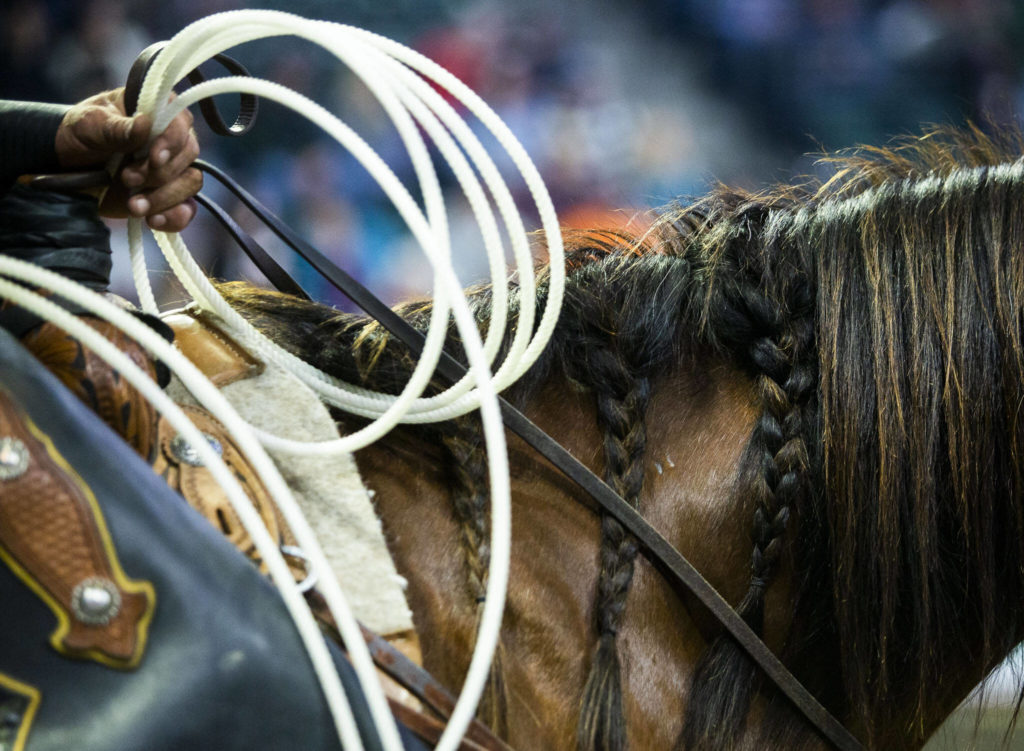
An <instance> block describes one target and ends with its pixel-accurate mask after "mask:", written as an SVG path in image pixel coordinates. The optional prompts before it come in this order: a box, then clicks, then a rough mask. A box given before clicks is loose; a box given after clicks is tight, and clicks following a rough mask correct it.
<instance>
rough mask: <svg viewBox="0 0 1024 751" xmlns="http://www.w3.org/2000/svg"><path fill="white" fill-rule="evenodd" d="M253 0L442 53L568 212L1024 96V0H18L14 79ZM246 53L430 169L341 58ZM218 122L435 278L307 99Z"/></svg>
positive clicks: (321, 224) (391, 274)
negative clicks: (243, 128) (294, 106)
mask: <svg viewBox="0 0 1024 751" xmlns="http://www.w3.org/2000/svg"><path fill="white" fill-rule="evenodd" d="M240 7H270V8H278V9H285V10H289V11H292V12H295V13H299V14H301V15H306V16H310V17H317V18H322V19H327V20H334V21H340V22H343V23H351V24H354V25H357V26H362V27H364V28H368V29H370V30H373V31H376V32H379V33H382V34H385V35H387V36H391V37H393V38H395V39H397V40H399V41H401V42H404V43H406V44H409V45H411V46H413V47H415V48H416V49H418V50H420V51H422V52H424V53H426V54H427V55H429V56H431V57H433V58H434V59H436V60H437V61H438V62H440V63H441V64H443V65H445V66H446V67H448V68H449V69H451V70H452V71H453V72H454V73H455V74H456V75H458V76H460V77H461V78H462V79H463V80H464V81H466V82H467V83H468V84H469V85H470V86H471V87H473V88H474V89H476V90H477V91H478V92H479V93H480V94H481V95H482V96H483V97H484V99H486V100H487V101H488V102H489V103H490V104H491V105H492V106H493V107H494V108H495V109H496V110H497V111H498V113H499V114H500V115H501V116H502V117H503V118H504V119H505V120H506V122H508V124H509V125H510V126H511V127H512V130H513V131H514V132H515V133H516V134H517V135H518V136H519V138H520V139H521V140H522V141H523V143H524V145H525V146H526V148H527V150H528V151H529V153H530V154H531V155H532V156H533V158H534V159H535V160H536V161H537V164H538V167H539V168H540V171H541V174H542V175H543V176H544V177H545V179H546V180H547V182H548V185H549V187H550V189H551V191H552V194H553V196H554V199H555V203H556V207H557V208H558V210H559V213H560V218H561V220H562V223H563V224H565V225H569V226H593V225H617V224H622V223H624V222H627V221H629V220H630V218H631V217H632V216H633V215H634V214H635V213H636V210H637V209H643V208H648V207H654V206H658V205H660V204H663V203H665V202H667V201H669V200H671V199H673V198H676V197H678V196H684V197H685V196H687V195H693V194H698V193H700V192H702V191H703V190H704V189H705V187H706V186H707V185H708V183H709V181H711V180H714V179H720V180H722V181H725V182H728V183H732V184H737V185H742V186H746V187H756V186H759V185H764V184H766V183H770V182H773V181H776V180H779V179H786V178H788V177H791V176H793V175H794V174H800V173H806V172H808V171H810V170H813V169H815V167H814V164H813V158H812V157H810V156H808V154H809V153H810V152H815V151H820V150H821V149H823V148H824V149H835V148H839V147H845V146H851V145H854V144H856V143H879V142H882V141H884V140H885V139H886V138H887V137H889V136H891V135H894V134H898V133H905V132H908V131H914V130H916V129H918V128H919V126H920V125H921V124H922V123H930V122H952V123H963V122H964V121H965V120H966V119H968V118H972V119H979V118H981V117H982V116H983V114H985V115H987V116H989V117H991V118H993V119H994V120H995V121H997V122H1000V121H1007V120H1012V119H1014V118H1015V117H1016V116H1017V114H1018V112H1019V111H1020V109H1021V108H1022V106H1024V90H1022V85H1021V84H1022V62H1024V55H1022V54H1021V52H1020V51H1019V50H1021V49H1022V46H1021V44H1020V40H1021V38H1022V36H1024V4H1020V3H1012V2H1010V0H892V1H883V0H871V1H868V0H598V1H596V2H582V1H581V0H577V1H573V0H556V1H551V0H547V1H544V2H542V1H541V0H533V1H529V0H528V1H527V2H504V3H499V2H490V1H487V0H484V1H481V0H347V1H346V2H336V1H331V2H325V1H323V0H321V1H320V2H316V1H315V0H298V1H297V2H285V1H284V0H278V2H266V3H258V2H256V3H243V2H240V1H238V0H166V1H165V2H161V3H153V2H143V1H142V0H5V2H4V3H3V11H2V18H0V36H2V43H0V97H3V98H14V99H17V98H24V99H35V100H42V101H59V102H72V101H77V100H79V99H81V98H83V97H85V96H87V95H89V94H92V93H94V92H96V91H99V90H102V89H106V88H111V87H113V86H116V85H120V84H121V83H123V81H124V79H125V76H126V74H127V70H128V68H129V66H130V64H131V62H132V60H133V59H134V57H135V55H136V54H137V53H138V52H139V51H140V50H141V49H142V48H143V47H145V46H146V45H147V44H149V43H150V42H152V41H155V40H160V39H167V38H169V37H171V36H172V35H173V34H175V33H176V32H177V31H179V30H180V29H181V28H183V27H184V26H185V25H187V24H188V23H189V22H191V21H193V20H195V19H197V18H200V17H202V16H205V15H208V14H210V13H214V12H217V11H223V10H230V9H234V8H240ZM235 54H236V56H237V57H238V58H239V59H241V60H242V61H243V62H244V63H245V64H246V65H248V66H249V67H250V68H251V69H252V70H253V72H254V73H256V74H257V75H260V76H263V77H267V78H270V79H272V80H276V81H279V82H281V83H284V84H287V85H289V86H291V87H293V88H295V89H297V90H300V91H303V92H305V93H307V94H310V95H312V96H313V98H314V99H316V100H317V101H319V102H320V103H322V104H324V105H325V106H327V107H328V108H329V109H332V110H333V111H335V112H336V113H338V114H339V115H340V116H341V117H342V119H344V120H346V121H347V122H349V123H350V124H352V125H353V126H354V127H356V128H357V130H358V131H359V132H360V133H361V134H362V135H363V136H364V137H365V138H366V139H367V140H368V141H369V142H370V143H371V144H372V145H373V146H375V147H376V148H377V149H378V150H379V151H380V152H381V154H382V155H383V156H384V157H385V159H386V160H387V161H388V162H389V163H391V164H392V165H393V166H394V168H395V169H396V171H397V172H398V173H399V175H400V176H401V177H402V178H403V179H405V180H406V181H407V184H408V185H411V184H412V183H411V181H410V180H409V178H410V171H409V167H408V163H407V162H406V161H405V159H404V154H403V152H402V149H401V145H400V144H399V143H398V142H397V138H396V135H395V132H394V130H393V129H392V128H391V126H390V124H389V122H388V121H387V120H386V119H385V118H384V115H383V113H382V111H380V110H378V109H377V108H376V104H375V102H373V101H372V99H371V97H370V96H369V95H368V93H367V92H366V90H365V89H363V88H362V87H361V85H360V84H358V83H356V82H355V81H354V80H353V78H352V77H351V76H350V75H349V74H347V72H346V71H344V70H341V69H340V68H339V65H338V64H337V63H336V61H335V59H334V58H332V57H331V56H329V55H328V54H326V53H324V52H323V51H322V50H319V49H317V48H315V47H312V46H311V45H309V44H308V43H305V42H300V41H298V40H294V39H282V40H269V41H262V42H257V43H252V44H249V45H245V46H243V47H241V48H238V49H237V50H236V52H235ZM209 72H210V73H215V72H216V71H214V70H211V71H209ZM225 106H226V107H228V108H230V107H231V106H232V103H230V102H228V103H225ZM200 135H201V139H202V145H203V150H204V156H205V157H206V158H208V159H209V160H210V161H213V162H214V163H215V164H218V165H220V166H223V167H226V168H227V169H228V170H229V171H230V172H231V173H232V174H233V175H234V176H235V177H236V178H238V179H239V180H240V181H241V182H242V183H243V184H245V185H248V186H250V188H251V189H253V190H254V191H255V192H256V193H257V194H258V195H259V196H260V197H261V198H262V199H263V200H264V201H266V202H267V203H269V204H270V205H271V207H272V208H274V209H275V210H276V211H277V212H278V213H279V214H280V215H282V216H284V217H285V218H286V219H287V220H289V221H290V222H292V223H293V224H294V225H296V226H297V227H298V228H300V229H301V230H302V231H303V232H304V233H305V234H306V235H307V236H308V237H309V238H310V239H312V240H313V242H314V243H315V244H317V245H318V246H319V247H321V248H322V249H323V250H324V251H326V252H327V253H329V254H330V255H332V256H333V257H334V258H335V259H336V260H338V261H340V262H341V263H342V264H343V265H344V266H345V267H346V268H347V269H348V270H350V271H351V272H353V273H354V274H355V275H356V276H358V277H360V278H361V279H363V280H364V281H366V282H367V283H368V284H369V285H370V286H371V287H372V288H373V289H374V290H376V291H377V292H378V293H380V294H381V295H383V296H385V297H386V298H388V299H392V300H393V299H397V298H400V297H402V296H406V295H409V294H423V293H426V292H427V291H428V290H429V273H428V269H427V266H426V263H425V262H424V261H422V260H421V259H420V257H419V252H418V250H417V249H416V248H415V247H413V246H412V245H411V243H410V242H409V239H408V237H407V234H406V232H405V231H404V227H403V226H402V225H401V224H400V222H399V220H398V218H397V217H396V215H395V214H394V212H393V211H392V209H391V208H390V205H389V204H388V203H387V201H386V199H385V198H384V196H383V194H382V193H381V192H380V190H379V189H378V188H377V187H376V185H375V184H374V183H373V182H372V181H371V180H370V179H369V178H368V177H367V176H366V175H365V173H364V172H363V171H362V169H361V168H360V167H359V165H358V164H356V163H355V162H354V160H353V159H351V158H350V157H349V156H348V155H347V154H345V153H343V152H342V150H341V149H340V148H339V147H337V146H336V145H334V144H333V142H330V141H329V140H328V139H327V138H326V137H325V136H324V135H322V134H321V133H318V132H317V131H316V130H315V129H314V128H312V127H309V126H308V125H307V124H306V123H305V122H304V121H303V120H302V119H301V118H299V117H297V116H294V115H292V114H290V113H287V112H285V111H283V110H281V109H280V108H275V106H274V105H269V106H266V107H264V112H263V114H262V117H261V119H260V122H259V123H258V125H257V127H256V129H255V131H254V132H253V133H252V134H250V135H248V136H246V137H244V138H241V139H237V140H232V139H224V138H219V137H216V136H213V135H212V134H210V133H208V132H205V131H204V130H203V129H202V128H200ZM513 187H514V189H515V190H516V192H517V194H518V195H521V194H523V193H524V192H525V191H524V190H523V189H522V186H521V185H519V184H518V183H517V184H514V186H513ZM210 192H211V193H212V194H213V195H214V197H215V198H220V199H222V200H223V201H225V202H227V203H228V204H229V205H230V201H228V200H227V198H226V197H224V195H223V194H222V193H221V192H219V191H217V190H216V189H214V188H212V187H211V188H210ZM450 203H451V206H452V209H451V211H452V224H453V231H454V237H455V239H456V244H457V246H458V247H459V248H460V249H461V251H462V252H461V256H460V261H459V272H460V275H461V276H462V277H463V280H464V281H466V282H470V281H473V280H474V279H476V278H478V277H480V276H482V275H483V273H484V266H483V263H482V261H481V260H480V258H479V254H478V253H477V252H476V251H477V249H478V248H479V245H480V243H479V239H478V237H477V235H476V234H475V232H476V230H475V224H474V223H473V222H472V218H471V217H470V216H469V214H468V210H467V208H466V206H465V203H464V202H463V201H461V200H460V198H459V197H458V196H457V195H456V193H455V192H454V191H453V192H452V197H451V202H450ZM247 226H251V224H249V225H247ZM254 229H255V228H254ZM121 235H122V233H119V232H116V233H115V242H116V244H117V245H118V248H117V250H118V252H121V250H122V248H121V247H120V245H121V244H122V243H123V240H121ZM186 238H187V240H188V242H189V245H190V247H191V248H192V249H193V252H194V253H196V255H197V256H198V257H199V258H200V260H201V262H202V263H203V264H204V266H205V267H206V268H208V269H209V270H210V271H211V272H212V273H214V274H216V275H218V276H224V277H235V276H238V275H240V274H241V275H250V274H253V273H255V272H253V271H252V269H250V268H249V267H248V266H247V265H246V264H245V263H244V262H242V261H241V260H239V258H238V257H237V255H236V254H235V253H234V252H231V251H230V249H229V247H230V246H229V244H228V243H227V242H226V240H225V239H224V238H223V236H221V235H220V234H219V233H218V231H217V230H216V228H214V227H213V226H211V224H210V222H209V221H207V220H205V219H202V218H201V219H200V220H198V221H197V222H196V223H195V224H194V226H193V227H192V228H190V230H189V231H188V233H187V235H186ZM154 265H157V264H156V262H155V261H154ZM124 267H125V264H123V263H119V264H118V265H117V269H118V277H117V279H116V284H117V287H118V289H119V290H121V291H124V288H125V287H126V285H127V280H126V278H125V277H124V273H125V272H124ZM296 273H297V274H298V276H299V277H300V278H301V281H303V283H305V284H307V285H309V286H310V287H312V288H313V289H314V290H315V291H316V292H317V294H318V295H319V296H320V297H321V298H322V299H325V300H327V301H330V302H334V303H336V304H342V301H341V300H339V299H338V298H337V297H336V296H335V295H334V294H333V293H332V292H331V291H330V290H328V289H326V288H325V287H324V286H323V285H322V284H321V283H320V282H318V280H316V278H315V277H314V276H313V275H312V274H310V273H309V272H308V271H307V270H305V269H303V268H301V267H298V266H296ZM167 294H172V295H173V293H167Z"/></svg>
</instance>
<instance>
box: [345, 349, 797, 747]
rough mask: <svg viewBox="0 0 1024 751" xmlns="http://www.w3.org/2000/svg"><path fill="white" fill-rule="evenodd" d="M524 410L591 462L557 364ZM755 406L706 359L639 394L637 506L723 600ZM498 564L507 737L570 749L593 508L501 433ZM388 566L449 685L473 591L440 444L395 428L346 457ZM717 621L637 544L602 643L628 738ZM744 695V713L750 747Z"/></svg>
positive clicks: (663, 735)
mask: <svg viewBox="0 0 1024 751" xmlns="http://www.w3.org/2000/svg"><path fill="white" fill-rule="evenodd" d="M524 409H525V411H526V412H527V414H528V416H530V417H531V418H532V419H534V420H535V421H536V422H537V423H538V424H539V426H540V427H541V428H542V429H544V430H546V431H547V432H548V433H549V434H551V435H552V437H553V438H555V440H557V441H559V442H560V443H562V444H563V445H564V446H566V447H567V448H568V449H569V450H570V451H571V452H572V453H573V455H575V456H576V457H578V458H579V459H581V460H582V461H583V462H584V463H585V464H587V465H588V466H590V467H591V468H592V469H593V470H594V471H595V472H597V473H598V474H602V472H603V471H604V458H603V456H604V451H603V441H604V436H603V435H602V431H601V430H599V429H598V427H597V420H596V419H595V409H594V403H593V396H592V395H591V394H589V393H587V392H582V393H581V392H579V391H574V390H572V389H571V388H570V387H569V386H568V384H567V383H565V382H564V381H563V380H562V379H554V380H552V381H551V382H549V383H547V384H546V385H544V386H543V387H542V388H539V389H538V390H536V392H535V397H534V398H532V399H531V400H529V402H528V403H527V404H525V405H524ZM754 419H755V408H754V405H753V394H752V391H751V384H750V382H749V380H748V379H747V378H746V377H745V376H742V375H741V374H739V373H738V372H736V371H735V370H732V369H730V368H728V367H727V366H725V365H723V364H720V363H713V364H709V363H707V362H704V363H701V365H700V368H694V369H692V370H681V371H680V372H677V373H674V374H672V375H671V376H667V377H664V378H661V379H659V381H658V382H657V384H655V389H654V392H653V395H652V398H651V401H650V404H649V407H648V409H647V420H646V425H647V433H648V439H647V446H646V450H645V457H644V460H643V461H644V486H643V492H642V494H641V498H640V502H639V508H640V511H641V512H642V513H643V514H644V516H645V517H646V518H647V519H648V520H649V521H650V522H651V523H652V524H653V525H654V526H655V527H656V528H658V529H659V530H660V531H661V532H662V533H663V534H665V535H666V536H667V537H668V539H669V541H670V542H672V544H673V545H675V546H676V547H677V548H678V549H679V550H680V551H681V552H682V553H683V554H684V555H685V556H687V557H688V558H689V559H690V560H691V562H692V563H693V564H694V565H695V566H696V567H697V568H698V570H700V571H701V572H702V573H703V574H704V575H705V576H706V577H707V578H708V580H709V581H710V582H711V583H712V584H713V585H714V586H715V587H716V588H718V589H719V591H721V592H722V593H723V594H724V595H725V596H726V598H727V599H729V600H730V601H732V602H736V601H738V600H739V599H740V598H741V597H742V595H743V592H744V591H745V589H746V586H747V579H748V576H749V566H750V554H751V551H750V519H751V515H752V513H753V510H752V509H747V508H745V507H744V505H743V503H742V502H738V500H737V495H738V483H739V465H740V462H741V457H742V454H743V450H744V447H745V445H746V443H747V441H748V439H749V435H750V431H751V426H752V425H753V422H754ZM509 449H510V463H511V468H512V475H513V486H512V501H513V550H512V574H511V583H510V592H509V598H508V605H507V611H506V616H505V628H504V632H503V649H504V652H505V659H504V679H505V684H506V686H507V695H508V707H507V716H508V737H509V740H510V742H511V743H512V745H513V746H514V747H515V746H518V747H522V748H538V747H545V748H573V747H575V745H576V742H575V735H576V728H577V723H578V720H579V707H580V697H581V695H582V693H583V686H584V684H585V682H586V679H587V673H588V671H589V666H590V662H591V659H592V654H593V651H594V644H595V642H596V639H597V635H596V633H595V626H594V623H595V617H596V615H595V591H596V588H597V580H598V572H599V569H600V565H601V545H600V539H601V534H600V521H599V516H598V514H597V513H595V510H594V508H593V504H592V502H590V501H589V500H588V499H587V498H586V497H585V496H584V494H583V493H582V491H580V490H579V489H578V488H577V487H576V486H575V485H573V484H572V483H571V482H570V481H568V480H567V479H565V478H564V477H563V476H561V475H560V474H559V473H558V472H557V471H556V470H554V469H553V468H552V467H550V466H549V465H548V464H547V463H546V462H544V461H543V460H542V459H540V458H539V457H538V456H537V455H536V453H534V452H533V451H532V450H531V449H529V448H528V447H526V446H525V445H524V444H522V443H521V442H520V441H518V439H515V438H511V439H510V443H509ZM357 458H358V461H359V466H360V469H361V471H362V473H363V477H364V480H365V482H366V483H367V485H368V486H369V487H370V488H372V489H374V490H376V491H377V493H376V497H375V499H376V502H377V504H378V507H379V509H380V513H381V517H382V519H383V521H384V524H385V527H386V530H387V532H388V538H389V540H391V542H392V550H393V553H394V555H395V557H396V563H397V565H398V567H399V570H400V571H401V573H402V574H403V575H404V576H406V577H407V578H408V579H409V581H410V588H409V599H410V605H411V607H412V608H413V611H414V613H415V616H416V623H417V628H418V630H419V632H420V636H421V640H422V642H423V645H424V660H425V664H426V665H427V667H428V668H429V669H431V670H432V671H435V672H436V673H437V674H438V677H439V678H440V679H441V680H443V681H445V682H447V683H448V684H449V685H450V686H452V687H453V688H457V687H458V686H459V685H461V680H462V677H463V675H464V672H465V669H466V667H467V665H468V657H469V654H470V652H471V646H472V644H473V633H474V613H475V608H476V603H475V602H474V599H473V596H472V592H471V590H470V588H469V587H468V586H467V584H466V574H467V571H466V564H465V561H464V555H463V550H462V548H463V536H464V533H463V530H461V529H460V525H459V523H458V521H457V520H456V519H455V518H454V516H453V514H452V511H451V507H450V499H449V497H448V489H447V487H446V486H447V484H448V483H449V482H450V475H449V470H446V469H445V468H444V467H443V466H442V464H443V462H442V456H441V453H440V452H438V451H437V450H436V449H434V448H430V447H429V445H427V444H425V443H424V442H423V441H422V440H421V439H420V438H417V437H414V436H411V435H409V434H396V435H394V436H392V437H391V438H390V439H389V440H388V441H386V442H385V443H384V444H382V445H378V446H376V447H373V448H371V449H367V450H364V451H363V452H360V454H359V456H358V457H357ZM788 580H789V577H788V571H785V570H784V571H782V572H780V576H779V577H778V579H777V580H776V583H775V584H773V587H772V591H771V593H770V595H769V601H768V611H767V612H768V618H767V628H766V635H767V639H768V642H769V644H770V646H772V647H773V649H776V650H779V649H781V647H782V645H783V643H784V641H785V636H786V633H787V631H788V627H789V616H790V613H791V610H792V605H791V598H790V593H789V588H788ZM717 633H718V628H717V626H716V625H715V624H714V623H712V622H711V621H710V620H709V619H708V617H707V616H706V615H705V614H704V612H703V611H702V609H701V608H700V606H699V605H697V604H696V603H695V602H693V601H691V600H690V598H689V596H688V595H686V594H685V593H681V592H677V591H676V590H675V589H673V588H672V587H671V586H670V585H669V584H668V583H667V582H666V581H665V580H664V579H663V578H662V576H661V575H660V574H659V573H658V572H657V571H656V570H655V569H654V568H653V567H652V566H651V565H650V564H649V563H648V562H647V561H646V559H644V557H643V555H642V554H641V555H640V556H639V557H638V559H637V562H636V566H635V573H634V577H633V582H632V585H631V587H630V590H629V594H628V596H627V600H626V606H625V610H624V613H623V616H622V621H621V626H620V629H619V635H618V643H619V651H620V658H621V666H622V686H623V695H624V709H625V714H626V724H627V727H628V735H629V740H630V745H631V747H632V748H671V747H672V746H673V745H674V744H675V741H676V738H677V737H678V735H679V732H680V730H681V726H682V719H683V709H684V706H685V701H686V695H687V690H688V685H689V678H690V674H691V672H692V670H693V667H694V666H695V664H696V663H697V661H698V660H699V659H700V656H701V655H702V654H703V652H704V650H705V648H706V646H707V644H708V642H709V641H710V640H711V639H713V638H714V637H715V636H716V635H717ZM758 716H759V709H758V708H757V707H755V710H754V713H753V714H752V718H751V723H750V724H751V728H750V731H749V735H750V736H751V740H750V742H749V745H750V746H751V747H754V744H755V741H754V740H753V738H754V737H755V736H756V735H757V725H758V720H757V717H758Z"/></svg>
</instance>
